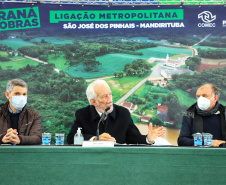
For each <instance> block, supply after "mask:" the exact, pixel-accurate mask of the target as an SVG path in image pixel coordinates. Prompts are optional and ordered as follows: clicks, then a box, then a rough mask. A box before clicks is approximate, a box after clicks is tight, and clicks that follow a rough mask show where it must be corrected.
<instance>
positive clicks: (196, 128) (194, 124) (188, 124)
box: [177, 103, 226, 146]
mask: <svg viewBox="0 0 226 185" xmlns="http://www.w3.org/2000/svg"><path fill="white" fill-rule="evenodd" d="M195 107H196V103H195V104H193V105H192V106H191V107H189V108H188V109H187V111H186V112H185V114H184V116H183V121H182V127H181V131H180V135H179V138H178V140H177V143H178V145H179V146H194V139H193V136H192V134H195V133H197V132H200V133H202V132H203V123H202V118H201V117H202V116H200V115H198V114H197V113H196V108H195ZM219 111H220V117H221V132H222V139H223V140H226V119H225V107H224V106H223V105H220V108H219ZM200 118H201V120H200Z"/></svg>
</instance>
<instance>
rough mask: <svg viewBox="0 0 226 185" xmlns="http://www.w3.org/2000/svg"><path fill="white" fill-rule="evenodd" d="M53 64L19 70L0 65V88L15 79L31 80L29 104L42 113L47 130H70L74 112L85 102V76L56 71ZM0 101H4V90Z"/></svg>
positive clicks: (28, 66) (66, 131) (29, 83)
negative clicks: (70, 75)
mask: <svg viewBox="0 0 226 185" xmlns="http://www.w3.org/2000/svg"><path fill="white" fill-rule="evenodd" d="M54 68H55V66H54V65H53V64H47V65H42V64H39V65H38V66H30V65H27V66H26V67H24V68H20V69H19V70H12V69H8V70H2V69H1V68H0V79H1V80H2V83H1V84H0V88H1V89H5V85H6V82H7V81H9V80H11V79H13V78H21V79H24V80H25V81H26V82H28V86H29V92H28V106H29V107H30V108H32V109H34V110H37V111H39V112H40V113H41V115H42V127H43V130H44V131H45V132H51V133H55V132H64V133H68V132H69V129H70V127H71V125H72V123H73V120H74V119H75V118H74V112H75V111H76V110H77V109H80V108H82V107H84V106H86V105H88V102H87V100H86V95H85V90H86V87H87V84H86V82H85V81H84V79H82V78H79V77H78V78H72V77H69V76H67V75H65V74H64V73H63V72H60V73H56V72H55V71H54V70H53V69H54ZM0 97H2V98H1V99H0V104H1V103H5V101H6V99H5V98H3V97H4V93H2V95H1V96H0Z"/></svg>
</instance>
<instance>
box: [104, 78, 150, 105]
mask: <svg viewBox="0 0 226 185" xmlns="http://www.w3.org/2000/svg"><path fill="white" fill-rule="evenodd" d="M145 77H146V76H144V77H142V78H140V77H136V76H131V77H128V76H125V77H123V78H110V79H106V82H108V84H109V86H110V88H111V90H112V94H113V100H114V102H116V101H118V100H119V99H120V98H121V97H122V96H123V95H125V94H126V93H127V92H128V91H129V90H131V89H132V88H133V87H134V86H135V85H137V84H138V83H139V82H140V81H141V80H142V79H144V78H145Z"/></svg>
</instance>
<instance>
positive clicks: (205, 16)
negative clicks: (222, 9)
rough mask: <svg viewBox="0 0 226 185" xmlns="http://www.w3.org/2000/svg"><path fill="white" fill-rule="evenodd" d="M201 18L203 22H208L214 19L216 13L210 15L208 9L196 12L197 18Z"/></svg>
mask: <svg viewBox="0 0 226 185" xmlns="http://www.w3.org/2000/svg"><path fill="white" fill-rule="evenodd" d="M200 18H201V19H202V21H203V22H206V23H209V22H212V21H214V20H215V19H216V15H212V13H211V12H209V11H204V12H202V13H200V14H198V19H200Z"/></svg>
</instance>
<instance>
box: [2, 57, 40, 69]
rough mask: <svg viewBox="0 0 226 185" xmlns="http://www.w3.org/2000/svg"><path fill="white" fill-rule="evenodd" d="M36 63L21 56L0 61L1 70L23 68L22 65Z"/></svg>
mask: <svg viewBox="0 0 226 185" xmlns="http://www.w3.org/2000/svg"><path fill="white" fill-rule="evenodd" d="M38 64H39V63H38V62H35V61H33V60H30V59H28V58H22V57H16V59H15V60H11V61H8V62H0V65H1V67H2V69H3V70H6V69H13V70H18V69H21V68H24V66H27V65H30V66H37V65H38Z"/></svg>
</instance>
